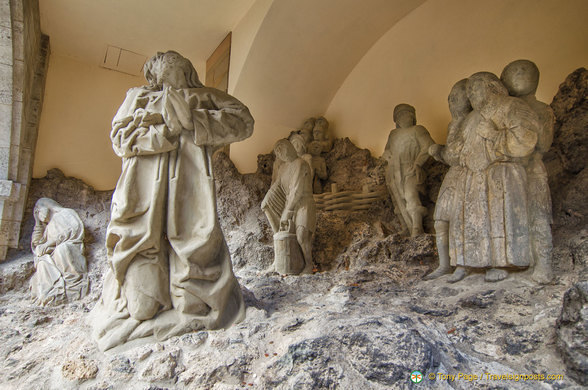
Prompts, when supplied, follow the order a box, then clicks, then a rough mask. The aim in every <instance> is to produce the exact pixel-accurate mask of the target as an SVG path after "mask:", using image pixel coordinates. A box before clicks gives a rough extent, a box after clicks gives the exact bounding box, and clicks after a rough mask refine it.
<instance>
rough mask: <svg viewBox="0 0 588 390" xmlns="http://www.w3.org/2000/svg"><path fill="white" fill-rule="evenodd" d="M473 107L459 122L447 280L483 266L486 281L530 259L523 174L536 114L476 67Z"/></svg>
mask: <svg viewBox="0 0 588 390" xmlns="http://www.w3.org/2000/svg"><path fill="white" fill-rule="evenodd" d="M466 91H467V96H468V99H469V101H470V104H471V105H472V108H473V109H474V110H473V111H472V112H471V113H470V114H469V115H468V116H467V118H466V119H465V120H464V122H463V125H462V126H463V143H464V144H463V148H462V150H461V153H460V157H459V159H460V160H459V161H460V164H461V165H462V166H463V167H464V169H463V171H462V173H461V176H460V178H459V180H458V183H459V186H460V187H459V189H458V191H461V195H460V197H461V202H455V203H454V204H455V212H454V217H453V218H452V220H451V221H450V223H449V238H450V243H449V248H450V258H451V264H452V265H455V266H457V267H456V269H455V271H454V273H453V274H452V275H451V277H450V279H449V281H450V282H456V281H458V280H461V279H462V278H463V277H465V276H466V274H467V272H468V270H469V269H480V270H485V271H486V276H485V280H486V281H498V280H502V279H504V278H506V277H507V276H508V270H509V269H512V268H518V269H524V268H526V267H528V266H529V265H530V260H531V248H530V244H529V230H528V220H529V219H528V214H527V210H528V206H527V179H526V176H527V175H526V172H525V167H524V165H523V162H524V161H525V158H527V157H528V156H529V155H530V154H531V153H532V152H533V150H534V149H535V145H536V143H537V116H536V115H535V113H534V112H533V110H531V109H530V108H529V106H528V105H527V104H526V103H524V102H523V101H522V100H520V99H517V98H513V97H510V96H508V92H507V90H506V88H505V87H504V85H503V84H502V83H501V81H500V80H499V79H498V77H496V75H494V74H492V73H489V72H479V73H475V74H474V75H472V76H470V78H469V79H468V81H467V84H466Z"/></svg>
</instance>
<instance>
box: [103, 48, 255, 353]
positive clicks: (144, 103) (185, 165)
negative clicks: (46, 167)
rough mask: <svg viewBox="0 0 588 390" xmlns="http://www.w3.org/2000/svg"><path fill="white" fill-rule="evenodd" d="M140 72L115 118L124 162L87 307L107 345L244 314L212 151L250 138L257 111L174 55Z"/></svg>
mask: <svg viewBox="0 0 588 390" xmlns="http://www.w3.org/2000/svg"><path fill="white" fill-rule="evenodd" d="M144 70H145V78H146V79H147V81H148V82H149V85H147V86H143V87H138V88H132V89H130V90H129V91H128V92H127V96H126V99H125V101H124V102H123V104H122V105H121V107H120V108H119V110H118V112H117V114H116V116H115V117H114V119H113V122H112V132H111V139H112V144H113V149H114V151H115V153H116V154H117V155H118V156H120V157H121V158H122V160H123V167H122V173H121V176H120V178H119V181H118V183H117V185H116V189H115V191H114V194H113V197H112V208H111V221H110V224H109V226H108V229H107V236H106V248H107V255H108V265H109V270H108V272H107V274H106V276H105V279H104V289H103V291H102V296H101V298H100V300H99V302H98V304H97V305H96V307H95V309H94V310H93V315H94V323H93V325H94V337H95V338H96V340H97V341H98V345H99V347H100V348H101V349H103V350H106V349H110V348H112V347H115V346H118V345H120V344H123V343H125V342H127V341H131V340H134V339H139V338H144V337H154V338H155V339H157V340H164V339H166V338H168V337H171V336H174V335H179V334H182V333H185V332H189V331H194V330H196V329H203V328H205V329H219V328H224V327H228V326H230V325H231V324H232V323H234V322H238V321H240V320H241V319H242V318H243V317H244V313H245V311H244V303H243V298H242V295H241V290H240V287H239V284H238V282H237V280H236V278H235V276H234V274H233V270H232V266H231V258H230V255H229V251H228V248H227V245H226V242H225V239H224V236H223V233H222V231H221V229H220V227H219V222H218V218H217V213H216V200H215V189H214V178H213V174H212V171H211V156H212V153H213V152H214V151H215V149H218V148H220V147H222V146H224V145H227V144H229V143H232V142H236V141H240V140H243V139H245V138H247V137H249V136H250V135H251V133H252V131H253V118H252V117H251V114H250V113H249V110H248V109H247V107H245V105H243V104H242V103H241V102H239V101H238V100H237V99H235V98H234V97H232V96H230V95H228V94H226V93H224V92H221V91H220V90H217V89H214V88H206V87H203V86H202V84H201V83H200V81H199V79H198V75H197V73H196V71H195V69H194V67H193V66H192V64H191V63H190V61H189V60H188V59H186V58H184V57H182V56H181V55H180V54H178V53H176V52H173V51H168V52H166V53H157V55H155V56H153V57H152V58H151V59H149V60H148V61H147V63H146V64H145V66H144Z"/></svg>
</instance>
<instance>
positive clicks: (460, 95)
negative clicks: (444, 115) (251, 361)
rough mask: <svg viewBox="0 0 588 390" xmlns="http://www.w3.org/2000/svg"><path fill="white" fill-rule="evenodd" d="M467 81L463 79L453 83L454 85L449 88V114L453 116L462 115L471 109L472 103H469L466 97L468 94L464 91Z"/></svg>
mask: <svg viewBox="0 0 588 390" xmlns="http://www.w3.org/2000/svg"><path fill="white" fill-rule="evenodd" d="M467 81H468V79H463V80H459V81H458V82H457V83H455V85H454V86H453V87H452V88H451V92H449V96H448V97H447V101H448V103H449V111H450V112H451V116H452V117H454V118H456V117H459V116H463V115H465V114H467V113H468V112H470V111H472V105H471V104H470V100H469V99H468V94H467V92H466V85H467Z"/></svg>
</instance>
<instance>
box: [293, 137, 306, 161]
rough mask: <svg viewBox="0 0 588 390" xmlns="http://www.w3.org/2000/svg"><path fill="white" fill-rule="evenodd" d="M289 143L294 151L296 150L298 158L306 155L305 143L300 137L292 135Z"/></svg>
mask: <svg viewBox="0 0 588 390" xmlns="http://www.w3.org/2000/svg"><path fill="white" fill-rule="evenodd" d="M290 143H292V145H293V146H294V149H296V153H297V154H298V156H302V155H304V154H306V141H305V140H304V137H303V136H302V135H300V134H292V136H291V137H290Z"/></svg>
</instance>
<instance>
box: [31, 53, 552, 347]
mask: <svg viewBox="0 0 588 390" xmlns="http://www.w3.org/2000/svg"><path fill="white" fill-rule="evenodd" d="M144 71H145V77H146V79H147V81H148V83H149V84H148V85H146V86H143V87H138V88H132V89H130V90H129V91H128V93H127V96H126V99H125V101H124V102H123V104H122V105H121V107H120V108H119V110H118V112H117V114H116V115H115V117H114V119H113V122H112V131H111V134H110V136H111V140H112V144H113V149H114V151H115V153H116V154H117V155H118V156H120V157H121V158H122V161H123V163H122V172H121V175H120V178H119V181H118V183H117V185H116V189H115V191H114V194H113V197H112V205H111V220H110V223H109V225H108V228H107V234H106V249H107V261H108V270H107V273H106V275H105V276H104V282H103V291H102V295H101V297H100V299H99V301H98V303H97V304H96V306H95V308H94V309H93V311H92V316H93V321H92V324H93V327H94V330H93V336H94V338H95V339H96V340H97V342H98V345H99V347H100V348H101V349H103V350H106V349H110V348H113V347H116V346H118V345H121V344H124V343H126V342H130V341H132V340H136V339H143V338H146V337H153V338H155V339H158V340H163V339H167V338H169V337H171V336H174V335H179V334H183V333H186V332H190V331H194V330H198V329H203V328H204V329H219V328H224V327H228V326H230V325H231V324H232V323H235V322H239V321H241V320H242V319H243V317H244V314H245V306H244V303H243V298H242V295H241V289H240V287H239V284H238V282H237V280H236V278H235V276H234V274H233V270H232V265H231V258H230V255H229V251H228V248H227V245H226V242H225V238H224V236H223V233H222V231H221V229H220V226H219V221H218V217H217V212H216V200H215V189H214V179H213V175H212V171H211V156H212V154H213V153H214V151H215V150H217V149H218V148H220V147H223V146H225V145H227V144H230V143H232V142H235V141H239V140H243V139H245V138H247V137H249V136H250V135H251V133H252V131H253V123H254V121H253V118H252V116H251V114H250V113H249V110H248V109H247V107H246V106H245V105H243V104H242V103H241V102H240V101H238V100H237V99H235V98H234V97H232V96H230V95H228V94H226V93H224V92H221V91H219V90H217V89H214V88H206V87H204V86H203V85H202V84H201V83H200V81H199V79H198V75H197V73H196V71H195V69H194V67H193V66H192V64H191V63H190V61H189V60H187V59H186V58H184V57H182V56H181V55H180V54H178V53H176V52H173V51H168V52H166V53H157V55H155V56H154V57H152V58H151V59H149V60H148V61H147V63H146V64H145V67H144ZM537 81H538V71H537V68H536V67H535V65H534V64H533V63H531V62H528V61H517V62H515V63H512V64H510V65H509V66H507V68H506V69H505V71H504V73H503V77H502V82H501V81H500V80H499V79H498V78H497V77H496V76H495V75H493V74H491V73H476V74H474V75H473V76H471V77H470V78H469V79H467V80H462V81H460V82H458V83H457V84H456V85H455V87H454V88H453V89H452V91H451V94H450V96H449V106H450V110H451V113H452V121H451V123H450V125H449V134H448V139H447V145H446V146H444V147H442V146H440V145H435V144H434V143H433V141H432V140H431V138H430V136H429V135H428V132H427V130H426V129H425V128H424V127H422V126H416V120H415V111H414V108H412V107H411V106H409V105H405V104H403V105H399V106H398V107H396V109H395V110H394V120H395V121H396V123H397V126H398V128H397V129H395V130H393V131H392V132H391V134H390V137H389V139H388V145H387V146H386V152H385V154H384V157H386V159H387V160H388V162H389V168H388V174H387V179H388V185H389V188H390V190H391V193H392V197H393V199H394V202H395V204H396V208H397V209H398V216H399V218H401V220H402V221H404V223H405V224H406V226H407V228H408V229H410V231H411V233H412V234H413V235H415V234H419V233H421V232H422V216H423V214H424V209H423V207H422V206H421V204H420V202H419V200H418V185H419V184H421V183H422V181H423V176H424V175H423V172H422V168H421V166H422V164H423V163H424V162H425V160H426V159H427V158H428V154H427V152H430V153H431V155H432V156H434V157H435V158H437V159H439V160H441V161H444V162H445V163H447V164H449V165H450V166H451V169H450V171H449V172H448V173H447V175H446V178H445V180H444V182H443V185H442V189H441V192H440V195H439V200H438V203H437V209H436V211H435V220H436V224H435V227H436V230H437V241H438V246H439V255H440V265H439V268H438V269H437V270H436V271H435V272H434V273H433V274H432V275H430V277H437V276H440V275H443V274H445V273H448V272H450V270H451V265H453V266H456V270H455V272H454V273H453V275H452V276H451V281H457V280H459V279H461V278H463V277H464V276H465V274H466V270H467V269H470V268H484V269H488V271H487V279H488V280H499V279H501V278H504V277H505V276H506V272H507V271H506V269H507V268H512V267H515V268H523V267H528V266H529V265H531V264H533V265H534V266H535V275H536V276H537V277H538V279H539V280H541V281H547V280H549V278H550V267H549V256H550V253H549V252H550V248H551V239H550V226H549V224H550V221H551V220H550V215H551V213H550V199H549V189H548V187H547V176H546V174H545V168H544V167H543V164H542V162H541V156H542V154H543V152H545V151H546V150H547V149H548V148H549V145H550V143H551V139H552V122H553V115H552V114H551V112H550V111H549V109H548V107H547V106H546V105H544V104H542V103H539V102H537V101H536V100H535V98H534V92H535V89H536V87H537ZM507 88H508V89H507ZM508 91H510V94H511V95H512V96H516V97H509V96H508ZM327 129H328V122H327V121H326V119H324V118H322V117H321V118H318V119H316V120H315V119H309V120H308V121H306V122H305V124H304V126H303V127H302V129H300V130H299V131H298V132H295V133H293V134H291V135H290V137H289V138H290V140H287V139H283V140H280V141H278V142H277V143H276V145H275V148H274V152H275V155H276V164H275V166H274V178H273V182H272V185H271V188H270V190H269V191H268V193H267V195H266V197H265V198H264V200H263V203H262V205H261V207H262V209H263V210H264V211H265V213H266V215H267V217H268V220H269V221H270V225H271V227H272V229H273V231H274V233H275V236H274V238H275V243H276V250H275V252H276V259H277V261H276V264H275V267H276V269H277V270H278V271H279V272H283V273H293V274H298V273H309V272H311V271H312V265H313V263H312V253H311V252H312V237H313V234H314V230H315V226H316V211H315V205H314V199H313V196H312V195H313V180H315V179H316V178H317V177H318V178H319V179H321V178H324V176H325V175H326V165H325V161H324V159H323V158H322V157H321V156H320V155H321V153H323V152H327V151H329V150H330V149H331V147H332V144H333V142H332V138H331V137H330V135H329V134H328V132H327ZM306 148H308V150H309V151H310V153H306V150H305V149H306ZM34 215H35V221H36V225H35V229H34V232H33V238H32V249H33V252H34V254H35V265H36V268H37V272H36V274H35V275H34V276H33V279H32V286H31V288H32V295H33V298H34V299H35V301H37V302H38V303H40V304H47V303H51V302H59V301H63V300H70V299H76V298H80V297H82V296H83V295H85V294H86V293H87V290H88V281H87V276H86V260H85V258H84V256H83V238H84V230H83V224H82V222H81V220H80V218H79V217H78V215H77V214H76V213H75V211H73V210H70V209H65V208H63V207H61V206H59V205H58V204H57V203H55V202H54V201H52V200H50V199H46V198H43V199H40V200H39V201H38V202H37V204H36V206H35V210H34ZM280 259H281V260H280Z"/></svg>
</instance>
